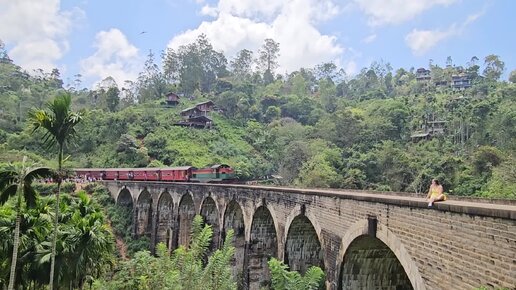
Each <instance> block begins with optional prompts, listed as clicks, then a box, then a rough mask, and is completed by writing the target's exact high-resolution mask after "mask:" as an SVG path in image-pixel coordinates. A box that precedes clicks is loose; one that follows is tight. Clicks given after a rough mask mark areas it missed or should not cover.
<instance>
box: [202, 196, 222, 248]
mask: <svg viewBox="0 0 516 290" xmlns="http://www.w3.org/2000/svg"><path fill="white" fill-rule="evenodd" d="M200 213H201V216H202V218H203V220H204V222H205V223H206V224H209V225H211V229H212V230H213V236H212V239H211V243H210V247H209V250H210V252H213V251H215V250H216V249H217V248H218V247H219V242H220V221H219V209H218V207H217V203H216V202H215V200H214V199H213V198H212V197H211V196H207V197H206V198H204V200H203V201H202V204H201V210H200Z"/></svg>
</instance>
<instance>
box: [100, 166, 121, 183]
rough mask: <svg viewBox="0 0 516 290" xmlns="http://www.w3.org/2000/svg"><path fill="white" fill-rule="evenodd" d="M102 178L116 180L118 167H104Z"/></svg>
mask: <svg viewBox="0 0 516 290" xmlns="http://www.w3.org/2000/svg"><path fill="white" fill-rule="evenodd" d="M102 179H106V180H116V179H118V169H116V168H106V169H105V170H104V175H103V176H102Z"/></svg>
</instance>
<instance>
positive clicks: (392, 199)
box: [131, 181, 516, 220]
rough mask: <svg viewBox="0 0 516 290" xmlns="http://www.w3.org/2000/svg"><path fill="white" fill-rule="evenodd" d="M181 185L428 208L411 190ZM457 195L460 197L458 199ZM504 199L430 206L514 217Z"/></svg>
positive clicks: (514, 209)
mask: <svg viewBox="0 0 516 290" xmlns="http://www.w3.org/2000/svg"><path fill="white" fill-rule="evenodd" d="M131 182H134V183H145V184H148V183H149V182H148V181H131ZM152 183H153V184H160V185H166V184H170V183H167V182H152ZM174 184H182V185H196V186H199V185H200V186H215V187H219V186H220V187H236V188H242V189H253V190H265V191H274V192H284V193H297V194H306V195H321V196H328V197H334V198H342V199H354V200H362V201H368V202H379V203H386V204H392V205H400V206H410V207H418V208H428V202H427V201H426V195H420V196H415V195H414V194H410V193H399V192H392V193H390V192H389V193H387V192H373V191H362V190H346V189H305V188H303V189H301V188H290V187H276V186H260V185H241V184H213V183H179V182H178V183H174ZM458 199H460V200H458ZM502 202H504V201H503V200H492V201H491V200H487V199H484V200H482V199H471V200H468V199H467V198H464V197H461V196H453V195H451V196H448V200H446V201H440V202H436V203H434V206H433V207H431V208H429V210H442V211H449V212H456V213H465V214H472V215H480V216H488V217H498V218H505V219H511V220H516V201H513V200H506V201H505V202H507V204H502Z"/></svg>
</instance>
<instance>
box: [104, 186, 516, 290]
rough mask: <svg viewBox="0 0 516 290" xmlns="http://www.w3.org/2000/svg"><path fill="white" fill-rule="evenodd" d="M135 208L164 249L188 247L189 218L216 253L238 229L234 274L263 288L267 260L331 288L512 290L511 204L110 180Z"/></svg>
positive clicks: (139, 228) (141, 228) (515, 263)
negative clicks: (206, 227) (316, 272)
mask: <svg viewBox="0 0 516 290" xmlns="http://www.w3.org/2000/svg"><path fill="white" fill-rule="evenodd" d="M105 184H106V185H107V187H108V188H109V190H110V192H111V194H112V196H113V198H114V199H115V200H116V202H117V203H118V204H120V205H124V206H128V207H131V208H132V209H133V216H134V225H135V226H134V234H135V235H136V236H142V235H147V236H149V237H150V239H151V243H152V245H155V244H156V243H158V242H164V243H166V244H167V245H168V247H169V248H170V249H174V248H176V247H177V246H178V245H186V244H188V242H189V235H190V230H191V223H192V220H193V217H194V215H196V214H200V215H202V216H203V218H204V220H205V222H206V223H208V224H211V225H212V226H213V232H214V239H213V242H212V248H213V249H214V248H216V247H218V246H219V245H220V244H221V241H222V240H223V239H224V236H225V232H226V231H227V230H228V229H234V231H235V237H234V245H235V247H236V254H235V259H234V261H233V263H234V274H235V275H236V277H238V280H239V283H240V284H239V285H240V288H244V289H259V288H260V287H262V286H266V285H267V283H269V282H268V280H269V277H270V274H269V272H268V270H267V264H266V263H267V261H268V259H269V258H270V257H277V258H279V259H281V260H284V261H285V262H286V263H287V264H288V265H289V266H290V268H291V269H293V270H297V271H300V272H302V273H303V272H305V271H306V270H307V268H308V267H310V266H312V265H317V266H320V267H322V268H323V269H324V271H325V273H326V281H325V283H326V288H327V289H332V290H333V289H389V290H390V289H397V290H399V289H419V290H425V289H427V290H434V289H446V290H448V289H474V288H476V287H480V286H487V287H491V288H498V287H506V288H508V289H516V288H515V287H516V204H515V203H514V202H513V203H512V205H502V204H495V203H485V202H484V203H481V202H472V201H462V200H459V201H458V200H449V201H446V202H441V203H436V205H435V206H434V208H431V209H429V208H427V203H426V202H425V201H424V199H423V197H415V196H407V195H405V196H404V195H395V194H390V195H389V194H379V193H368V192H363V191H349V190H315V189H291V188H279V187H262V186H247V185H227V184H224V185H220V184H195V183H161V182H117V181H106V182H105Z"/></svg>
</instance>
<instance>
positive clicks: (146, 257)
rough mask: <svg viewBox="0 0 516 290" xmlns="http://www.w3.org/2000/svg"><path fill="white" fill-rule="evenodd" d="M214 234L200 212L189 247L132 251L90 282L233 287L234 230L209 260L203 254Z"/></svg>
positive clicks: (160, 246) (177, 288) (100, 286)
mask: <svg viewBox="0 0 516 290" xmlns="http://www.w3.org/2000/svg"><path fill="white" fill-rule="evenodd" d="M212 235H213V231H212V228H211V226H210V225H204V226H203V220H202V217H201V216H196V217H195V218H194V221H193V224H192V239H191V242H190V245H189V246H188V247H184V246H180V247H179V248H178V249H176V250H175V251H174V252H173V253H172V254H170V253H169V252H168V251H167V248H166V246H165V244H163V243H160V244H158V245H157V247H156V254H157V256H156V257H154V256H152V255H151V254H150V253H149V252H148V251H141V252H138V253H136V254H135V256H134V258H133V259H131V260H128V261H122V262H120V264H119V265H117V267H116V269H115V271H114V272H113V273H111V274H110V275H108V276H105V277H104V279H102V280H97V281H95V283H94V284H93V288H94V289H103V290H104V289H108V290H111V289H113V290H115V289H117V290H118V289H171V290H172V289H174V290H181V289H188V290H202V289H220V290H226V289H227V290H229V289H236V288H237V286H236V283H235V281H234V279H233V278H232V276H231V264H230V262H231V259H232V257H233V255H234V252H235V248H234V247H233V246H232V240H233V231H232V230H230V231H228V233H227V235H226V238H225V240H224V245H223V246H222V248H221V249H218V250H217V251H215V252H214V253H213V254H212V255H211V256H210V257H208V260H207V261H208V262H207V263H205V262H203V261H206V260H205V257H206V255H207V253H208V248H209V245H210V241H211V238H212Z"/></svg>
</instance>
